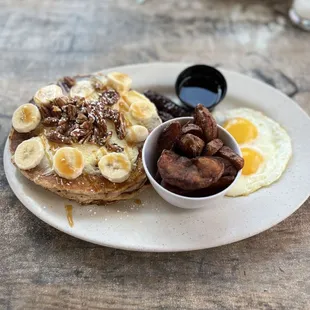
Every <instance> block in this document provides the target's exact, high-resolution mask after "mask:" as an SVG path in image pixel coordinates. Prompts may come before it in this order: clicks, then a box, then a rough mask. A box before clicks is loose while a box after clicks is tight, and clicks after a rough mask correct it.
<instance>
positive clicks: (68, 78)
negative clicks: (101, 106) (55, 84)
mask: <svg viewBox="0 0 310 310" xmlns="http://www.w3.org/2000/svg"><path fill="white" fill-rule="evenodd" d="M64 83H65V84H66V85H67V86H68V87H69V88H71V87H72V86H74V85H75V84H76V80H75V79H74V78H72V77H71V76H65V77H64Z"/></svg>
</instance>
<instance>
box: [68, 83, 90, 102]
mask: <svg viewBox="0 0 310 310" xmlns="http://www.w3.org/2000/svg"><path fill="white" fill-rule="evenodd" d="M94 93H95V89H94V87H93V85H92V84H91V82H90V81H80V82H78V83H76V84H75V85H74V86H73V87H72V88H71V89H70V97H72V98H73V97H80V98H87V97H90V96H91V95H93V94H94Z"/></svg>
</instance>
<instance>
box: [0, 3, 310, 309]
mask: <svg viewBox="0 0 310 310" xmlns="http://www.w3.org/2000/svg"><path fill="white" fill-rule="evenodd" d="M288 7H289V3H287V2H286V1H283V0H269V1H267V0H265V1H259V0H218V1H211V0H210V1H203V0H192V1H186V0H171V1H163V0H162V1H160V0H147V1H146V3H145V4H144V5H138V4H136V2H135V1H134V0H111V1H104V0H102V1H95V0H90V1H83V0H71V1H65V0H53V1H48V0H28V1H22V0H14V1H13V0H11V1H5V0H0V26H1V28H0V51H1V56H0V68H1V70H0V89H1V92H0V128H1V133H0V145H1V150H0V156H1V157H2V154H3V147H4V143H5V140H6V137H7V134H8V131H9V128H10V122H11V115H12V112H13V111H14V109H15V108H16V107H17V106H18V105H20V104H22V103H25V102H26V101H27V99H28V98H30V97H31V95H32V94H33V93H34V91H35V90H36V89H37V88H39V87H40V86H43V85H44V84H46V83H48V82H50V81H54V80H55V79H56V78H58V77H61V76H63V75H73V74H76V73H84V72H85V73H88V72H92V71H96V70H99V69H102V68H107V67H110V66H115V65H122V64H130V63H139V62H151V61H159V60H160V61H193V62H204V63H209V64H220V65H221V66H223V67H225V68H228V69H233V70H236V71H240V72H243V73H246V74H248V75H251V76H254V77H256V78H258V79H262V80H263V81H265V82H267V83H269V84H271V85H273V86H275V87H276V88H279V89H280V90H282V91H283V92H285V93H286V94H287V95H289V96H290V97H292V98H293V99H295V100H296V101H297V102H298V103H299V104H300V105H301V106H302V107H303V108H304V109H305V110H306V111H307V112H308V113H309V112H310V103H309V101H310V74H309V73H310V57H309V53H310V33H306V32H303V31H300V30H298V29H296V28H294V27H292V26H291V24H290V22H289V21H288V19H287V14H286V12H287V10H288ZM257 95H258V96H259V94H257ZM307 143H309V141H307ZM2 165H3V164H2V159H1V166H0V189H1V190H0V212H1V216H0V236H1V237H0V308H1V309H40V310H41V309H228V310H230V309H310V276H309V274H310V273H309V268H310V229H309V222H310V201H309V200H308V201H307V202H306V203H305V204H304V205H303V206H302V207H301V208H300V209H299V210H298V211H297V212H296V213H295V214H293V215H292V216H291V217H290V218H289V219H287V220H285V221H284V222H283V223H281V224H279V225H277V226H276V227H274V228H272V229H270V230H268V231H266V232H264V233H262V234H260V235H258V236H256V237H253V238H250V239H248V240H245V241H242V242H238V243H235V244H232V245H228V246H223V247H220V248H215V249H209V250H203V251H196V252H185V253H177V254H174V253H170V254H169V253H167V254H153V253H138V252H126V251H120V250H115V249H110V248H104V247H100V246H97V245H93V244H90V243H87V242H84V241H81V240H78V239H75V238H72V237H70V236H67V235H65V234H63V233H61V232H59V231H57V230H56V229H54V228H52V227H50V226H48V225H47V224H45V223H43V222H41V221H40V220H39V219H37V218H36V217H35V216H34V215H32V214H31V213H30V212H29V211H28V210H27V209H26V208H24V207H23V205H22V204H21V203H20V202H19V201H18V200H17V198H16V197H15V195H14V194H13V192H12V191H11V189H10V187H9V185H8V183H7V181H6V178H5V175H4V171H3V166H2Z"/></svg>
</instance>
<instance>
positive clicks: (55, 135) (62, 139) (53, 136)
mask: <svg viewBox="0 0 310 310" xmlns="http://www.w3.org/2000/svg"><path fill="white" fill-rule="evenodd" d="M45 135H46V138H47V139H48V140H50V141H52V142H57V143H64V144H71V143H72V140H71V139H70V138H69V137H66V136H64V135H62V134H61V133H59V132H57V131H49V132H47V133H46V134H45Z"/></svg>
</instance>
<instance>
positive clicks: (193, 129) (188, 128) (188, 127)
mask: <svg viewBox="0 0 310 310" xmlns="http://www.w3.org/2000/svg"><path fill="white" fill-rule="evenodd" d="M188 133H190V134H192V135H194V136H197V137H199V138H200V139H203V132H202V129H201V128H200V127H199V126H198V125H195V124H191V123H187V124H185V125H184V126H183V127H182V134H183V135H186V134H188Z"/></svg>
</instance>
